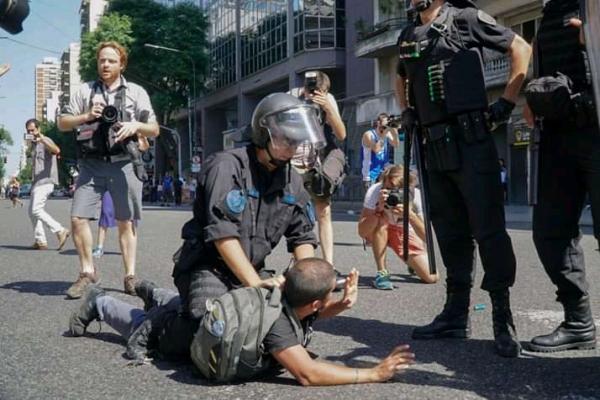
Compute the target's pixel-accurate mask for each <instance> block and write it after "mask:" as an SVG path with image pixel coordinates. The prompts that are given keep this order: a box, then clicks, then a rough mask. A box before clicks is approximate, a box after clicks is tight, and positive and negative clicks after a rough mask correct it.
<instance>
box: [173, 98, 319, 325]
mask: <svg viewBox="0 0 600 400" xmlns="http://www.w3.org/2000/svg"><path fill="white" fill-rule="evenodd" d="M304 141H307V142H310V143H312V144H313V145H315V146H317V147H319V146H323V145H324V143H325V140H324V136H323V132H322V130H321V126H320V125H319V121H318V118H317V110H316V108H315V106H314V105H310V104H306V103H304V102H303V101H301V100H299V99H297V98H295V97H293V96H291V95H289V94H285V93H273V94H271V95H269V96H267V97H266V98H264V99H263V100H261V101H260V103H259V104H258V105H257V106H256V109H255V110H254V113H253V115H252V144H250V145H248V146H246V147H243V148H238V149H233V150H227V151H223V152H220V153H216V154H214V155H213V156H211V157H209V158H208V159H207V160H206V163H205V164H204V166H203V168H202V174H201V176H200V178H199V185H198V189H197V195H196V201H195V202H194V217H193V218H192V219H191V220H190V221H188V222H187V223H186V224H185V225H184V227H183V229H182V237H183V239H184V240H185V241H184V244H183V246H182V248H181V251H180V252H179V254H178V255H177V257H176V260H175V261H176V262H175V267H174V270H173V278H174V282H175V286H177V288H178V290H179V294H180V295H181V302H182V311H183V313H184V314H188V315H189V316H191V317H192V318H193V319H198V318H200V317H202V315H203V314H204V311H205V303H206V300H207V299H209V298H214V297H218V296H220V295H222V294H223V293H225V292H227V291H229V290H231V289H233V288H236V287H241V286H256V287H258V286H262V287H271V286H278V285H280V284H281V282H282V277H281V276H277V277H273V276H272V275H270V274H269V273H268V272H267V271H265V270H264V261H265V258H266V257H267V256H268V255H269V254H270V253H271V251H272V249H273V248H274V247H275V246H276V245H277V244H278V243H279V240H280V239H281V237H282V236H285V237H286V238H287V247H288V251H290V252H293V254H294V257H295V258H296V259H297V260H300V259H302V258H306V257H312V256H313V255H314V248H315V246H316V238H315V235H314V233H313V227H314V219H315V217H314V211H313V208H312V205H311V203H310V201H309V196H308V193H307V192H306V191H305V190H304V187H303V183H302V178H301V177H300V175H298V173H297V172H295V171H294V170H293V169H292V168H291V167H290V160H291V158H292V156H293V155H294V152H295V151H296V147H297V146H298V145H299V144H300V143H302V142H304Z"/></svg>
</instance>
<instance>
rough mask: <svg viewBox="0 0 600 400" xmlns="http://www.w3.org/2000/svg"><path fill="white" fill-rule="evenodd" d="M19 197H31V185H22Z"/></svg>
mask: <svg viewBox="0 0 600 400" xmlns="http://www.w3.org/2000/svg"><path fill="white" fill-rule="evenodd" d="M19 196H20V197H25V196H31V183H24V184H22V185H21V189H19Z"/></svg>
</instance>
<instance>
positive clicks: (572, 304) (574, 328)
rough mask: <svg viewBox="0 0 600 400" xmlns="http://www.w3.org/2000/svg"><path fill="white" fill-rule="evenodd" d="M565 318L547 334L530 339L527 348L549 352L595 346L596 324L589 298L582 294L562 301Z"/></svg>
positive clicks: (592, 347)
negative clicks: (574, 298) (576, 297)
mask: <svg viewBox="0 0 600 400" xmlns="http://www.w3.org/2000/svg"><path fill="white" fill-rule="evenodd" d="M563 307H564V309H565V320H564V322H563V323H561V324H560V325H559V326H558V328H556V329H555V330H554V331H553V332H552V333H550V334H548V335H541V336H536V337H534V338H533V339H531V343H530V344H529V349H530V350H531V351H541V352H544V353H549V352H553V351H563V350H570V349H581V350H589V349H594V348H596V326H595V325H594V319H593V318H592V311H591V310H590V300H589V297H588V296H584V297H582V298H580V299H578V300H575V301H569V302H564V303H563Z"/></svg>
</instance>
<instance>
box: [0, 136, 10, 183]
mask: <svg viewBox="0 0 600 400" xmlns="http://www.w3.org/2000/svg"><path fill="white" fill-rule="evenodd" d="M12 145H13V140H12V136H11V135H10V132H9V131H8V130H7V129H6V128H4V126H0V181H1V180H2V179H4V177H5V175H6V167H5V164H4V157H5V156H6V154H7V153H8V148H7V146H12Z"/></svg>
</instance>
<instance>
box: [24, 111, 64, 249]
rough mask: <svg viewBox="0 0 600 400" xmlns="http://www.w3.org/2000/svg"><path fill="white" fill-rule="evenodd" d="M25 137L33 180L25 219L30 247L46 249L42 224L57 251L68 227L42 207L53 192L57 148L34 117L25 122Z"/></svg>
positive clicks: (56, 170) (58, 151) (61, 244)
mask: <svg viewBox="0 0 600 400" xmlns="http://www.w3.org/2000/svg"><path fill="white" fill-rule="evenodd" d="M25 129H26V130H27V133H26V134H25V140H26V141H27V142H28V143H29V145H30V146H31V147H30V148H31V159H32V165H31V169H32V172H33V180H32V182H31V185H32V187H31V201H30V203H29V218H30V219H31V223H32V224H33V231H34V232H33V233H34V240H35V241H34V243H33V246H31V247H32V248H33V249H34V250H46V249H47V248H48V241H47V240H46V232H45V231H44V225H46V226H47V227H48V228H50V231H51V232H52V233H54V234H55V235H56V238H57V239H58V247H57V250H61V249H62V248H63V246H64V245H65V243H66V242H67V238H68V237H69V235H70V232H69V230H68V229H66V228H65V227H63V226H62V225H61V224H60V223H59V222H58V221H56V220H55V219H54V218H52V216H51V215H50V214H48V212H47V211H46V210H45V207H46V202H47V201H48V197H49V196H50V194H52V191H54V185H58V165H57V161H56V157H57V156H58V155H59V154H60V148H59V147H58V146H57V145H56V144H55V143H54V141H53V140H52V139H50V138H49V137H48V136H46V135H44V134H43V133H42V132H41V131H40V123H39V121H38V120H36V119H33V118H32V119H29V120H27V122H25Z"/></svg>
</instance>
